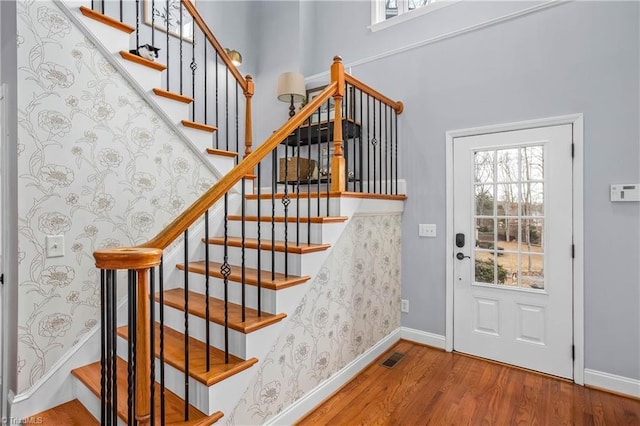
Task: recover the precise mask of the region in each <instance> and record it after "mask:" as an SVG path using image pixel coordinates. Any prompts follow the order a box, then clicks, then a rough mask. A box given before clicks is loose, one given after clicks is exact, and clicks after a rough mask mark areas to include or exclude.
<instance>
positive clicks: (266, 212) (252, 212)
mask: <svg viewBox="0 0 640 426" xmlns="http://www.w3.org/2000/svg"><path fill="white" fill-rule="evenodd" d="M297 202H298V200H296V199H294V198H293V196H291V203H290V204H289V209H288V216H289V217H296V215H297V214H298V211H297V206H296V204H297ZM246 209H247V213H246V214H247V215H248V216H256V215H257V214H258V201H257V200H247V207H246ZM284 210H285V209H284V205H283V204H282V199H281V198H276V199H275V212H276V213H275V215H276V216H284ZM272 211H273V205H272V202H271V199H264V198H263V199H262V200H260V215H261V216H271V214H272ZM328 211H329V214H327V199H326V198H322V199H321V200H320V211H319V212H318V200H317V199H316V198H312V199H311V205H309V203H308V201H307V199H306V198H303V199H301V200H300V216H301V217H308V216H311V217H314V216H340V200H339V199H335V198H332V199H330V200H329V209H328ZM308 212H310V214H309V213H308Z"/></svg>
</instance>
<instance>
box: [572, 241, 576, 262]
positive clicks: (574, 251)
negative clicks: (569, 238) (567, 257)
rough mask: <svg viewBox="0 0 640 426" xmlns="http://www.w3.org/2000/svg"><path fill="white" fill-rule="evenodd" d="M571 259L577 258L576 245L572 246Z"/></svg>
mask: <svg viewBox="0 0 640 426" xmlns="http://www.w3.org/2000/svg"><path fill="white" fill-rule="evenodd" d="M571 258H572V259H575V258H576V245H575V244H571Z"/></svg>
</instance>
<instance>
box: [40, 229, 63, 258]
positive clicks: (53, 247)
mask: <svg viewBox="0 0 640 426" xmlns="http://www.w3.org/2000/svg"><path fill="white" fill-rule="evenodd" d="M45 246H46V248H47V258H49V257H62V256H64V235H47V236H46V237H45Z"/></svg>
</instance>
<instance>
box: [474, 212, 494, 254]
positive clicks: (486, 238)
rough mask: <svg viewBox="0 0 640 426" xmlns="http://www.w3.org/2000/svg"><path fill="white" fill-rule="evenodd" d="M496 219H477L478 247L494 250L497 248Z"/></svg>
mask: <svg viewBox="0 0 640 426" xmlns="http://www.w3.org/2000/svg"><path fill="white" fill-rule="evenodd" d="M494 228H495V225H494V219H493V218H491V219H476V247H479V248H483V249H488V250H493V248H494V246H495V235H494Z"/></svg>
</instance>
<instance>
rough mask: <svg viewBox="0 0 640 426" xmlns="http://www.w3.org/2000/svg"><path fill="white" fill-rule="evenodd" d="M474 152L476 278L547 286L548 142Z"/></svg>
mask: <svg viewBox="0 0 640 426" xmlns="http://www.w3.org/2000/svg"><path fill="white" fill-rule="evenodd" d="M474 154H475V155H474V159H475V179H476V184H475V185H474V188H475V193H474V196H475V208H474V212H475V215H474V225H475V230H474V231H475V234H474V237H475V247H476V251H475V279H474V282H475V283H483V284H495V285H504V286H510V287H519V288H521V289H527V290H531V289H535V290H540V289H544V288H545V283H544V198H545V196H544V180H543V179H544V146H543V145H529V146H524V147H517V148H509V149H498V150H496V149H491V150H486V151H476V152H475V153H474ZM494 181H495V183H494ZM494 197H495V202H494Z"/></svg>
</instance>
